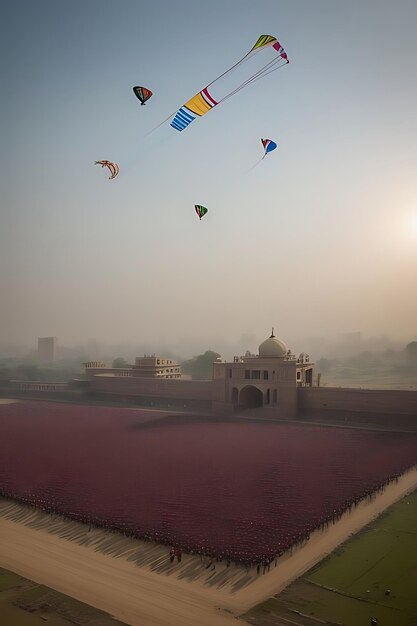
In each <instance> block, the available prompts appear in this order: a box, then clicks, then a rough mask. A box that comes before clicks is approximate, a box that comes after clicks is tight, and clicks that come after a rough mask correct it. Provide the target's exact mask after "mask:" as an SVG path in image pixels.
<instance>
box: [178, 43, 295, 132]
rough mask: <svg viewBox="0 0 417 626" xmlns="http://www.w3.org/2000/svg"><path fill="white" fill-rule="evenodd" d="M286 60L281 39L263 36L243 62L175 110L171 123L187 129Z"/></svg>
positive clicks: (287, 61)
mask: <svg viewBox="0 0 417 626" xmlns="http://www.w3.org/2000/svg"><path fill="white" fill-rule="evenodd" d="M287 63H289V60H288V56H287V53H286V52H285V50H284V48H283V47H282V46H281V44H280V43H279V41H278V40H277V39H276V38H275V37H272V36H271V35H261V36H260V37H259V39H258V41H257V42H256V43H255V45H254V46H253V48H251V50H250V51H249V52H248V53H247V54H245V56H244V57H243V58H242V59H240V61H238V62H237V63H235V64H234V65H232V67H230V68H229V69H228V70H226V71H225V72H223V74H221V75H220V76H218V77H217V78H216V79H215V80H213V81H212V82H211V83H209V84H208V85H207V87H204V89H202V90H201V91H199V92H198V93H197V94H196V95H195V96H194V97H193V98H191V100H188V102H186V103H185V104H184V105H183V106H182V107H181V108H180V109H179V110H178V111H177V112H176V113H175V115H174V117H173V119H172V120H171V123H170V125H171V126H172V127H173V128H175V129H176V130H178V131H182V130H184V128H187V126H188V125H189V124H191V122H193V121H194V120H195V119H196V118H197V117H201V116H203V115H205V114H206V113H208V111H210V110H211V109H213V108H214V107H215V106H217V105H218V104H220V103H221V102H224V101H225V100H227V99H228V98H231V96H234V95H235V94H236V93H238V92H239V91H240V90H241V89H243V88H244V87H246V86H247V85H250V84H252V83H254V82H255V81H257V80H259V79H260V78H263V77H264V76H266V75H267V74H270V73H271V72H274V71H275V70H277V69H279V68H280V67H283V66H284V65H287ZM170 117H171V116H170ZM170 117H169V118H168V119H170ZM166 121H167V120H166Z"/></svg>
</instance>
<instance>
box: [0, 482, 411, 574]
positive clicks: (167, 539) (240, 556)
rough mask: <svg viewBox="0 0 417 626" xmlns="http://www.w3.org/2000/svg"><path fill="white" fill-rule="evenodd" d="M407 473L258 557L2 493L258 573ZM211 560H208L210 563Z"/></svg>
mask: <svg viewBox="0 0 417 626" xmlns="http://www.w3.org/2000/svg"><path fill="white" fill-rule="evenodd" d="M402 473H403V472H397V473H394V474H391V475H389V476H388V477H387V478H386V479H385V480H384V481H383V482H381V483H380V484H376V485H374V486H373V488H368V489H364V490H362V492H361V493H360V494H358V495H357V496H355V497H353V498H351V499H350V500H349V501H345V502H343V503H341V504H340V505H339V506H337V507H334V508H333V509H332V510H331V511H327V512H324V513H323V517H322V518H321V519H319V520H316V521H313V520H309V519H308V512H307V511H306V517H305V524H304V530H303V531H301V532H300V531H297V532H286V533H284V532H282V533H281V534H280V535H279V536H271V538H270V545H268V546H265V545H259V546H257V550H258V554H257V555H256V557H255V558H254V556H253V549H251V550H250V551H247V550H245V547H244V546H242V549H241V550H239V551H237V550H233V551H232V550H225V549H223V550H218V549H216V546H211V547H209V546H199V545H196V543H195V542H192V541H190V542H187V541H183V540H180V539H179V538H178V537H176V536H175V535H174V534H173V533H170V532H167V533H166V534H165V533H161V532H160V531H156V530H154V531H153V530H152V529H150V530H149V531H147V532H143V531H139V530H137V529H135V528H134V527H132V526H131V525H127V524H125V523H121V522H115V521H114V520H111V519H103V518H100V517H98V516H91V515H88V516H87V515H85V514H84V513H80V512H77V511H71V510H67V509H66V507H64V506H62V507H61V506H58V505H57V504H55V503H54V502H52V501H50V500H49V499H46V498H45V496H44V495H41V494H37V493H27V494H26V495H23V494H21V493H14V492H10V491H8V490H7V489H1V488H0V496H3V497H5V498H9V499H13V500H16V501H18V502H21V503H23V504H25V505H28V506H31V507H33V508H34V509H40V510H42V511H44V512H45V513H49V514H57V515H59V516H61V517H63V518H65V519H68V520H73V521H77V522H82V523H85V524H88V525H89V530H92V529H93V528H102V529H105V530H108V531H112V532H116V533H122V534H123V535H124V536H126V537H132V538H136V539H140V540H142V541H154V542H157V543H160V544H165V545H169V546H172V547H171V549H170V551H169V559H170V561H171V563H174V561H175V559H176V560H177V563H180V562H181V559H182V554H183V551H184V552H186V553H188V554H194V555H196V554H197V555H200V558H201V560H202V561H204V563H205V567H206V569H210V570H213V571H214V570H215V569H216V565H215V564H216V562H225V563H226V566H227V567H229V566H230V564H231V563H232V562H233V563H235V564H236V565H239V566H244V567H246V568H247V569H249V568H256V573H257V574H261V573H262V574H266V573H267V572H269V571H270V569H271V565H273V564H274V565H275V567H277V565H278V563H279V559H280V557H282V556H283V555H285V554H287V553H289V552H292V551H293V550H294V549H297V548H298V547H301V546H302V545H303V544H305V543H307V542H308V540H309V539H310V535H311V533H313V532H314V531H317V530H324V529H326V528H328V527H329V525H331V524H335V523H336V522H337V521H338V520H339V519H340V518H341V517H342V515H344V514H345V513H347V512H351V511H352V509H353V508H354V507H357V506H358V505H359V504H360V503H361V502H363V501H365V500H368V501H371V500H372V499H374V498H376V497H377V495H378V494H381V493H382V492H383V491H384V490H385V489H386V487H387V486H388V485H389V484H390V483H392V482H398V479H399V476H400V475H401V474H402ZM207 559H208V562H206V561H207Z"/></svg>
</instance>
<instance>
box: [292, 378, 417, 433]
mask: <svg viewBox="0 0 417 626" xmlns="http://www.w3.org/2000/svg"><path fill="white" fill-rule="evenodd" d="M297 398H298V416H299V417H315V418H317V417H319V418H322V419H334V420H336V421H337V420H342V421H344V422H352V423H360V422H361V421H369V420H371V421H372V422H375V423H378V424H380V425H397V426H403V427H407V426H414V427H415V425H416V423H417V391H403V390H393V389H352V388H349V389H344V388H340V387H299V388H298V389H297Z"/></svg>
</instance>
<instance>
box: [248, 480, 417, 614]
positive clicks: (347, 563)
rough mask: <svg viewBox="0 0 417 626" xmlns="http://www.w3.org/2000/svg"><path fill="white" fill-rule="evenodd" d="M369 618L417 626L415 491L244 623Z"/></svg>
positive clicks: (416, 516)
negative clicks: (388, 592) (373, 617)
mask: <svg viewBox="0 0 417 626" xmlns="http://www.w3.org/2000/svg"><path fill="white" fill-rule="evenodd" d="M387 590H390V594H389V595H386V594H385V592H386V591H387ZM372 616H375V617H376V618H377V619H378V626H417V491H415V492H414V493H413V494H411V495H410V496H407V497H406V498H405V499H404V500H402V501H401V502H399V503H398V504H396V505H394V506H393V507H391V508H390V509H389V510H388V511H387V512H386V513H384V515H382V516H381V517H380V518H379V519H378V520H377V521H376V522H375V523H373V524H371V525H369V526H368V527H366V528H365V529H364V530H363V531H362V532H360V533H359V534H358V535H356V536H355V537H354V538H352V539H351V540H350V541H348V542H347V543H346V544H344V545H343V546H341V547H340V548H338V549H337V550H336V551H335V552H333V554H331V555H330V556H329V557H328V558H327V559H325V560H324V561H322V562H321V563H320V564H319V565H317V566H316V567H314V568H313V569H311V570H310V571H309V572H307V573H306V574H305V575H304V576H303V577H302V578H300V579H299V580H297V581H296V582H295V583H293V584H292V585H290V586H289V587H287V589H285V590H284V591H283V592H282V593H281V594H279V595H278V596H276V597H275V598H271V599H270V600H268V601H267V602H264V603H262V604H260V605H258V606H256V607H254V608H253V609H252V610H251V611H249V613H247V614H246V615H245V616H244V619H246V620H247V621H249V622H250V623H252V624H256V625H257V626H288V625H290V626H291V625H292V626H294V625H295V624H299V625H302V626H313V625H316V626H317V625H319V624H328V625H329V624H331V625H339V624H343V626H362V625H363V626H370V624H371V617H372Z"/></svg>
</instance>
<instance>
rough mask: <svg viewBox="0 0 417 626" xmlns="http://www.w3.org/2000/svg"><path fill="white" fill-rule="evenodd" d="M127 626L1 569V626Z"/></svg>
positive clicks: (80, 603) (101, 612) (89, 607)
mask: <svg viewBox="0 0 417 626" xmlns="http://www.w3.org/2000/svg"><path fill="white" fill-rule="evenodd" d="M69 623H72V624H77V625H79V626H123V624H122V622H119V621H117V620H115V619H113V618H112V617H111V616H110V615H107V613H103V611H99V610H98V609H95V608H93V607H91V606H88V605H87V604H83V603H82V602H78V600H74V599H73V598H70V597H68V596H65V595H64V594H62V593H58V592H57V591H53V590H52V589H49V588H48V587H44V586H43V585H38V584H37V583H34V582H32V581H30V580H26V579H25V578H22V577H21V576H18V575H17V574H13V573H12V572H8V571H7V570H3V569H0V624H1V626H40V624H48V626H68V625H69Z"/></svg>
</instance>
